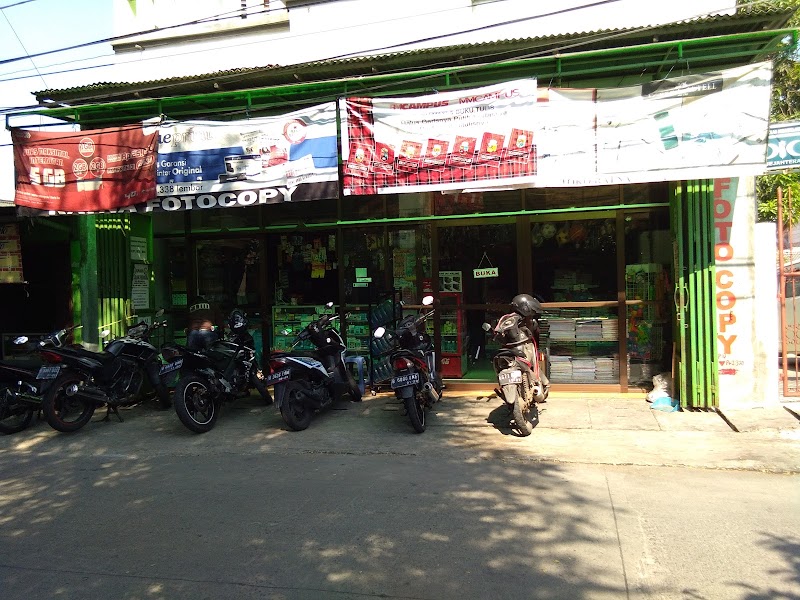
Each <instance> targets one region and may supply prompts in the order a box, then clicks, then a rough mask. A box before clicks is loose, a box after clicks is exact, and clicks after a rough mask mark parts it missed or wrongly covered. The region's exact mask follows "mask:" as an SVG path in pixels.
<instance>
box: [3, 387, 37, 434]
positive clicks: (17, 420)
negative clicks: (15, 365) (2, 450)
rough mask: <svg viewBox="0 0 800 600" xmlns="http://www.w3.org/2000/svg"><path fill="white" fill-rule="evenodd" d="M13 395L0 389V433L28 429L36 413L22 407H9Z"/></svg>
mask: <svg viewBox="0 0 800 600" xmlns="http://www.w3.org/2000/svg"><path fill="white" fill-rule="evenodd" d="M12 398H13V393H12V392H11V390H9V389H8V388H7V387H0V433H6V434H8V433H17V432H18V431H22V430H23V429H25V428H26V427H28V426H29V425H30V424H31V422H32V421H33V416H34V413H35V412H36V411H34V410H33V409H32V408H27V407H24V406H10V403H11V402H12V401H13V400H12Z"/></svg>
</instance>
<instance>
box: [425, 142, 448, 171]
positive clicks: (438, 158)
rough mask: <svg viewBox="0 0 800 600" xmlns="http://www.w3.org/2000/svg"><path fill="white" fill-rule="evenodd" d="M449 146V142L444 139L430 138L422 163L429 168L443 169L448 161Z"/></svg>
mask: <svg viewBox="0 0 800 600" xmlns="http://www.w3.org/2000/svg"><path fill="white" fill-rule="evenodd" d="M448 146H449V142H446V141H444V140H436V139H430V140H428V147H427V148H426V149H425V156H424V157H423V159H422V164H424V165H425V167H426V168H428V169H437V170H443V169H444V164H445V162H446V161H447V147H448Z"/></svg>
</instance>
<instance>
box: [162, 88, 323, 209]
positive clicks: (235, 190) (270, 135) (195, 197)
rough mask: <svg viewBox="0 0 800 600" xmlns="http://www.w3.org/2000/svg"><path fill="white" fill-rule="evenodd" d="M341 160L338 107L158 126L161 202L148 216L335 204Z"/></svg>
mask: <svg viewBox="0 0 800 600" xmlns="http://www.w3.org/2000/svg"><path fill="white" fill-rule="evenodd" d="M337 155H338V151H337V148H336V105H335V103H333V102H329V103H326V104H321V105H318V106H314V107H312V108H308V109H304V110H299V111H295V112H292V113H287V114H283V115H279V116H275V117H260V118H256V119H248V120H246V121H232V122H220V121H189V122H183V123H179V124H176V125H173V126H161V127H160V128H159V146H158V165H157V173H156V182H157V190H156V193H157V194H158V199H156V200H153V201H152V202H149V203H148V206H147V208H148V210H147V212H149V211H151V210H157V211H159V210H163V211H174V210H190V209H204V208H229V207H235V206H252V205H257V204H265V203H270V204H271V203H278V202H291V201H298V200H315V199H323V198H332V199H335V198H337V197H338V180H339V173H338V166H337Z"/></svg>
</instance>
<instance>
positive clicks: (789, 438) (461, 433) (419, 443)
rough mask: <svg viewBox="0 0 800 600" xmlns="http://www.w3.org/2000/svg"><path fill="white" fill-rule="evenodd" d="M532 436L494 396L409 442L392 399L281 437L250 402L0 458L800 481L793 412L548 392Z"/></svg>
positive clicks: (461, 404)
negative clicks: (440, 460)
mask: <svg viewBox="0 0 800 600" xmlns="http://www.w3.org/2000/svg"><path fill="white" fill-rule="evenodd" d="M540 411H541V415H540V421H539V424H538V425H537V426H536V428H535V429H534V430H533V433H532V434H531V435H530V436H527V437H520V436H519V435H518V434H517V433H516V432H515V431H513V430H512V429H511V428H510V427H509V420H510V416H509V414H508V410H507V409H506V407H505V405H504V404H503V402H502V401H501V400H500V399H499V398H497V397H496V396H493V395H492V394H491V392H489V391H486V392H465V391H459V392H456V391H450V390H446V391H445V395H444V397H443V399H442V401H441V402H439V403H437V404H436V405H435V406H434V408H433V410H431V411H430V412H429V413H428V423H427V425H428V430H427V431H426V432H425V433H423V434H421V435H418V434H415V433H413V430H412V428H411V425H410V422H409V419H408V417H407V416H406V415H405V414H404V410H403V408H402V406H401V405H400V404H399V403H398V401H397V399H396V398H395V397H394V395H393V394H392V393H390V392H384V393H381V394H378V395H376V396H371V395H370V394H369V393H367V394H366V395H365V396H364V401H363V402H350V401H348V400H342V401H340V402H338V403H337V405H336V406H334V407H333V408H331V409H328V410H325V411H323V412H321V413H320V414H318V415H316V416H315V418H314V419H313V421H312V423H311V426H310V427H309V428H308V429H307V430H306V431H302V432H292V431H289V430H288V429H287V427H286V425H285V424H284V422H283V419H282V418H281V416H280V414H279V413H278V411H277V410H276V409H275V407H274V406H265V405H264V404H263V402H262V401H261V399H260V398H258V397H257V396H256V395H253V396H251V397H250V398H245V399H241V400H238V401H236V402H235V403H233V404H232V405H226V406H225V407H224V409H223V412H222V415H221V416H220V419H219V421H218V422H217V425H216V427H215V428H214V429H213V430H212V431H210V432H208V433H206V434H202V435H197V434H193V433H191V432H189V431H188V430H187V429H186V428H185V427H184V426H183V425H182V424H181V423H180V421H179V420H178V418H177V416H176V415H175V413H174V411H163V412H158V411H153V410H152V408H151V407H150V406H149V405H147V404H144V405H139V406H135V407H132V408H129V409H125V410H123V411H121V412H122V414H123V416H124V418H125V422H124V423H120V422H118V421H117V420H116V418H114V417H112V419H111V421H110V422H108V423H102V422H97V421H98V420H99V418H100V417H101V415H102V414H103V413H104V411H102V410H98V412H97V413H96V415H95V417H94V420H93V422H92V423H90V424H88V425H87V426H86V427H85V428H83V429H82V430H80V431H79V432H77V433H75V434H59V433H58V432H55V431H53V430H52V429H50V428H49V427H48V426H47V424H46V423H44V422H38V423H36V424H35V425H34V426H33V427H31V428H30V429H28V430H25V431H23V432H20V433H18V434H14V435H7V436H0V452H2V451H4V450H5V449H8V450H18V451H22V452H26V451H27V452H33V453H45V454H46V453H58V454H60V455H62V456H63V455H65V453H66V454H70V455H73V456H75V457H78V456H81V455H84V454H87V453H89V454H96V453H98V452H106V453H110V455H113V454H115V453H124V454H125V455H130V456H155V455H197V454H207V455H215V454H221V453H242V454H260V453H276V452H277V453H286V452H288V453H320V454H337V453H338V454H355V455H361V454H364V455H366V454H374V453H382V454H397V455H402V456H405V455H409V456H412V455H425V454H431V455H441V454H443V453H449V454H454V455H457V456H459V457H460V459H461V460H467V461H471V460H492V459H499V460H506V461H507V460H514V461H527V462H531V461H533V462H547V461H550V462H560V463H575V464H608V465H637V466H670V467H692V468H700V469H732V470H749V471H763V472H770V473H800V420H798V416H797V415H798V414H800V403H785V404H782V405H780V406H775V407H772V408H753V409H747V410H738V411H726V412H724V413H718V412H716V411H713V410H709V411H680V412H673V413H665V412H660V411H658V410H653V409H651V408H650V404H648V403H647V402H646V401H645V400H644V397H640V398H633V397H630V396H625V397H617V396H609V395H600V394H598V395H581V396H579V395H576V394H575V393H553V394H551V396H550V399H549V400H548V401H547V402H546V403H544V404H542V405H540Z"/></svg>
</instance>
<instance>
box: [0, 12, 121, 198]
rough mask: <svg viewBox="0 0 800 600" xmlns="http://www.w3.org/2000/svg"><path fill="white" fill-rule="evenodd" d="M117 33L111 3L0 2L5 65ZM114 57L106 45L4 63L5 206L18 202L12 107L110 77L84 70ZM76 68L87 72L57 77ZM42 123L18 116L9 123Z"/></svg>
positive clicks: (0, 53)
mask: <svg viewBox="0 0 800 600" xmlns="http://www.w3.org/2000/svg"><path fill="white" fill-rule="evenodd" d="M113 35H114V33H113V9H112V1H111V0H0V62H2V61H5V60H9V59H13V58H17V57H21V56H28V55H31V54H36V53H39V52H47V51H50V50H57V49H60V48H64V47H68V46H74V45H77V44H82V43H85V42H91V41H95V40H100V39H105V38H109V37H111V36H113ZM112 55H113V51H112V49H111V45H110V44H108V43H105V44H98V45H94V46H89V47H87V48H83V49H80V50H71V51H68V52H59V53H56V54H50V55H46V56H40V57H36V58H33V59H27V58H26V59H25V60H20V61H14V62H10V63H6V64H0V114H1V115H2V118H3V123H2V125H3V126H2V131H1V132H0V202H3V201H8V202H10V201H13V199H14V181H13V179H14V177H13V154H12V151H11V137H10V134H9V132H8V131H7V129H6V125H7V123H6V116H5V113H6V112H7V111H8V109H9V108H10V107H20V106H31V105H34V104H36V99H35V97H34V96H33V95H32V93H33V92H37V91H41V90H45V89H54V88H55V89H59V88H66V87H73V86H76V85H84V84H89V83H96V82H98V81H103V80H106V79H109V78H110V76H109V70H108V69H85V67H87V66H92V65H97V64H106V63H108V62H110V58H111V56H112ZM87 59H89V60H87ZM76 68H82V69H84V70H81V71H72V72H70V73H62V74H55V73H54V72H55V71H64V70H74V69H76ZM36 69H38V71H39V72H40V73H41V75H37V71H36ZM38 122H39V120H38V119H35V120H31V118H30V117H28V118H25V119H22V118H20V117H17V118H12V119H11V123H10V124H11V125H12V126H21V125H29V124H33V123H38Z"/></svg>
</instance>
